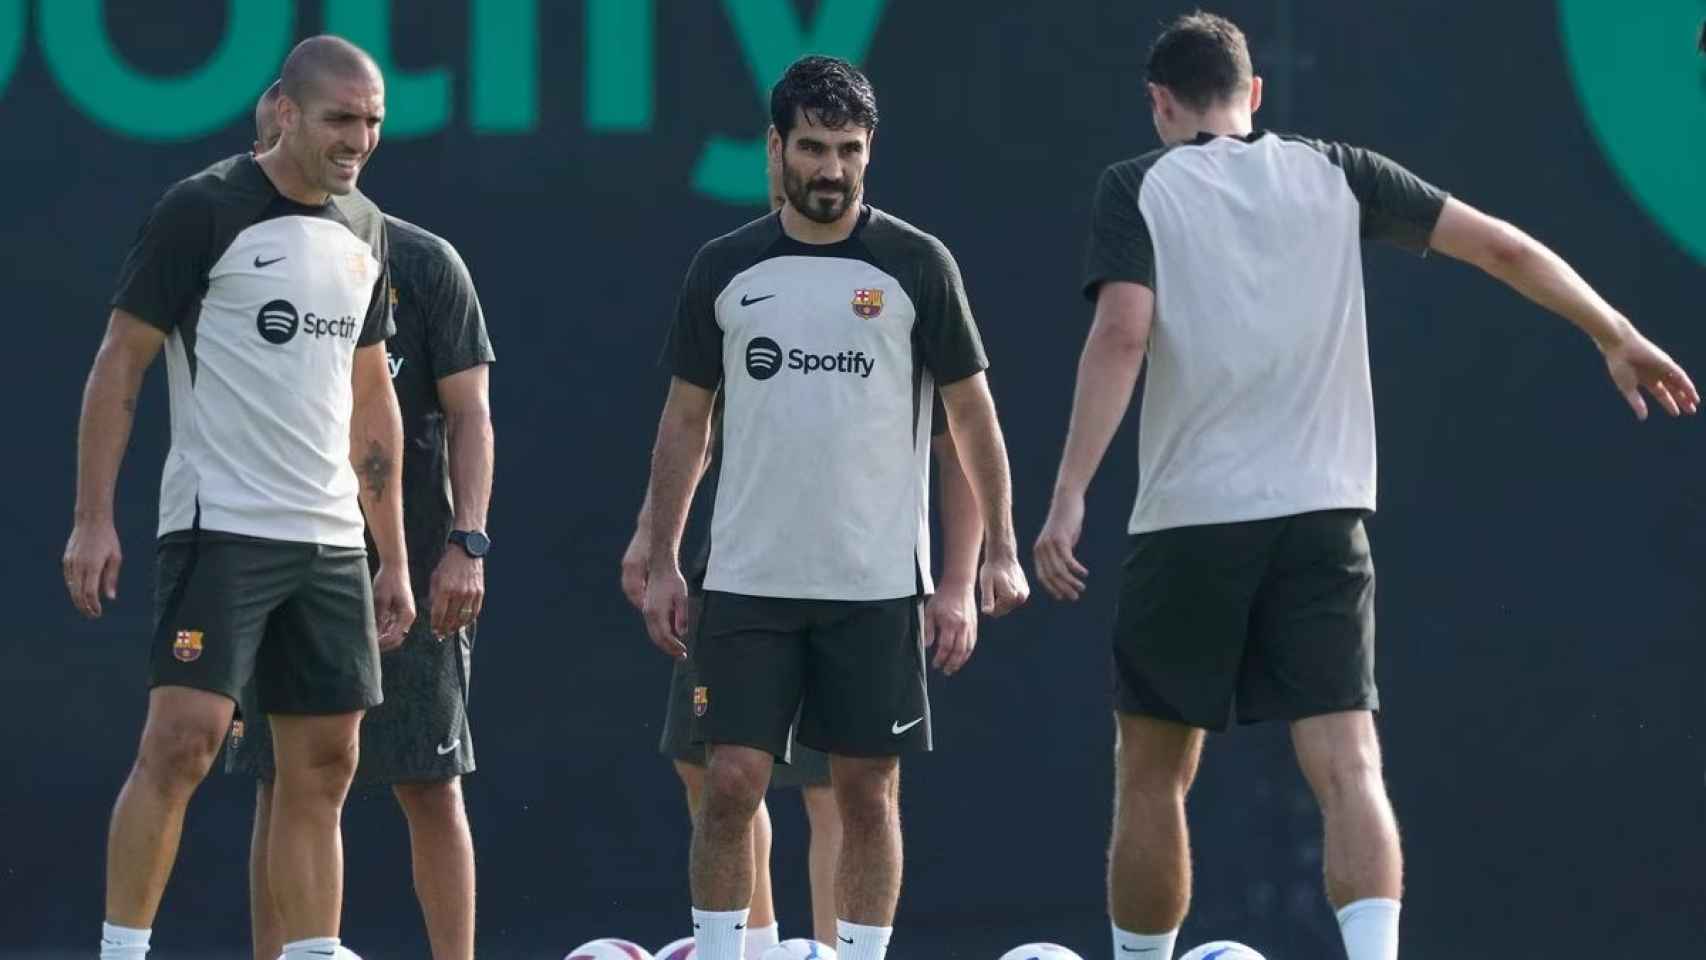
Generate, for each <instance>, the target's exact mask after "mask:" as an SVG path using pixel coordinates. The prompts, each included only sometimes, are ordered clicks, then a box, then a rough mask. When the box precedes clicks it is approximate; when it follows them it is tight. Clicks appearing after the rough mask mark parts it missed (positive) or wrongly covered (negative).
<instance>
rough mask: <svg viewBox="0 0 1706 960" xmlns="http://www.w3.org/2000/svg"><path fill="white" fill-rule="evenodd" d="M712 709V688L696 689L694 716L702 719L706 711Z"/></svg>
mask: <svg viewBox="0 0 1706 960" xmlns="http://www.w3.org/2000/svg"><path fill="white" fill-rule="evenodd" d="M710 708H711V688H710V687H694V688H693V715H694V716H695V717H702V716H704V715H705V711H706V710H709V709H710Z"/></svg>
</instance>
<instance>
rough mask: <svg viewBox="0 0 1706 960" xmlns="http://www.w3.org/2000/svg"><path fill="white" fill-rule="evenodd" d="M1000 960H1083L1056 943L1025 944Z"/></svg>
mask: <svg viewBox="0 0 1706 960" xmlns="http://www.w3.org/2000/svg"><path fill="white" fill-rule="evenodd" d="M1001 960H1084V958H1083V957H1080V956H1079V955H1078V954H1076V953H1073V952H1072V951H1071V950H1068V949H1066V948H1065V947H1063V946H1061V945H1060V944H1058V943H1027V944H1025V945H1024V946H1022V947H1014V948H1013V949H1011V950H1009V951H1007V952H1006V953H1004V954H1002V955H1001Z"/></svg>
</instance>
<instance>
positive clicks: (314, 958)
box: [278, 937, 339, 960]
mask: <svg viewBox="0 0 1706 960" xmlns="http://www.w3.org/2000/svg"><path fill="white" fill-rule="evenodd" d="M338 943H339V941H338V938H337V937H313V938H311V939H308V940H298V941H296V942H295V943H287V944H285V945H284V953H282V954H280V955H279V958H278V960H323V958H325V957H333V956H337V953H338Z"/></svg>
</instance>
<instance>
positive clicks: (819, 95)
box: [770, 55, 877, 143]
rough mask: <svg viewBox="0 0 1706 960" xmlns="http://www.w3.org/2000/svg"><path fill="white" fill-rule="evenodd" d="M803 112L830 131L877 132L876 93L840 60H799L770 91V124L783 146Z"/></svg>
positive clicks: (819, 57) (860, 76) (815, 57)
mask: <svg viewBox="0 0 1706 960" xmlns="http://www.w3.org/2000/svg"><path fill="white" fill-rule="evenodd" d="M802 110H803V111H805V112H807V113H809V114H811V116H812V120H813V121H814V122H816V123H820V124H822V125H824V126H826V127H830V128H832V129H837V130H839V129H841V128H843V127H848V126H855V127H864V128H865V129H866V130H870V131H873V132H875V131H876V129H877V92H876V91H875V90H873V89H871V81H870V80H869V79H868V78H866V76H865V75H864V74H863V73H860V72H859V68H857V67H855V66H853V65H852V64H851V63H848V62H847V61H845V60H842V59H841V58H839V57H824V56H816V55H814V56H809V57H801V58H800V59H798V60H795V61H794V62H793V64H792V65H791V66H789V67H788V70H787V72H785V73H783V74H782V79H780V80H778V81H776V86H774V87H772V88H771V90H770V122H771V123H772V124H774V125H775V127H776V132H777V133H778V134H780V135H781V137H782V142H783V143H787V142H788V134H790V133H792V132H793V131H794V122H795V118H796V117H798V116H799V115H800V111H802Z"/></svg>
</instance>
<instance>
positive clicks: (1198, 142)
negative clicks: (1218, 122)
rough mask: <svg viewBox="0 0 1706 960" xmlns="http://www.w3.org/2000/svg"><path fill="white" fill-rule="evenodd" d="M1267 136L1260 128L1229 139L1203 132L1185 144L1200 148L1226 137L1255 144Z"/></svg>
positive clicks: (1217, 134)
mask: <svg viewBox="0 0 1706 960" xmlns="http://www.w3.org/2000/svg"><path fill="white" fill-rule="evenodd" d="M1267 135H1268V131H1266V130H1263V129H1261V128H1260V127H1258V128H1256V129H1255V130H1251V131H1250V132H1249V133H1247V134H1245V135H1244V136H1242V137H1231V136H1230V135H1229V134H1219V133H1209V132H1207V131H1203V132H1201V133H1198V134H1197V135H1196V136H1194V137H1192V138H1191V139H1189V140H1186V141H1185V142H1186V143H1188V144H1190V145H1191V146H1193V147H1202V146H1207V145H1208V144H1211V143H1213V142H1214V141H1216V140H1219V139H1220V138H1221V137H1222V136H1228V137H1230V139H1233V140H1242V141H1244V142H1245V143H1255V142H1256V141H1257V140H1260V139H1262V138H1263V137H1265V136H1267Z"/></svg>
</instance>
